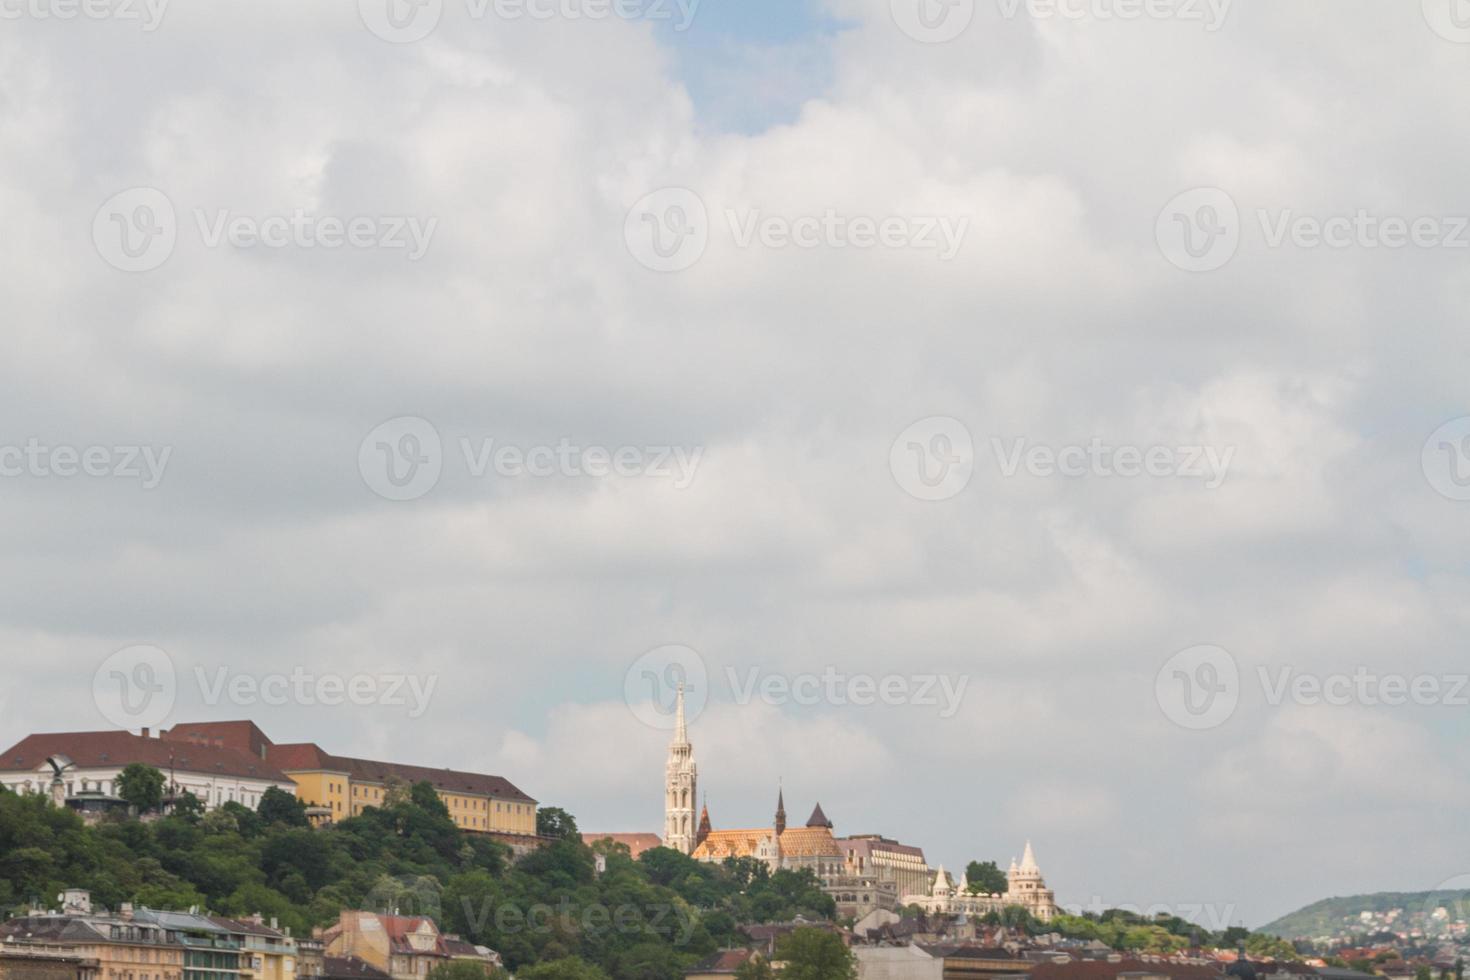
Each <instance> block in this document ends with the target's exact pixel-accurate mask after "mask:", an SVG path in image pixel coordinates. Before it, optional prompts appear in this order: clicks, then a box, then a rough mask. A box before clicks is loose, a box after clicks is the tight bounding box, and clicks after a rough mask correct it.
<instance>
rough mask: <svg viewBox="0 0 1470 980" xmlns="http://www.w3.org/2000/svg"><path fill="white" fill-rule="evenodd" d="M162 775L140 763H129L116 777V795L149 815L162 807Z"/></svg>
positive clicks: (140, 811)
mask: <svg viewBox="0 0 1470 980" xmlns="http://www.w3.org/2000/svg"><path fill="white" fill-rule="evenodd" d="M163 782H164V781H163V773H161V772H159V771H158V770H157V769H154V768H153V767H152V766H145V765H144V764H143V763H141V762H133V763H130V764H129V765H128V766H127V768H125V769H124V770H123V771H122V772H121V773H119V774H118V777H117V795H118V796H119V797H121V798H122V799H124V800H127V801H128V803H130V804H132V805H133V806H134V807H137V809H138V812H139V813H149V812H152V811H154V810H157V809H159V808H160V807H161V806H163Z"/></svg>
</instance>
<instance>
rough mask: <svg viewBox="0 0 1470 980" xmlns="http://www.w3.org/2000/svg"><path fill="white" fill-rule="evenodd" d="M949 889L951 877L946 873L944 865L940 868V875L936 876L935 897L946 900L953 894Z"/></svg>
mask: <svg viewBox="0 0 1470 980" xmlns="http://www.w3.org/2000/svg"><path fill="white" fill-rule="evenodd" d="M951 891H952V890H951V889H950V887H949V875H947V874H945V873H944V865H942V864H941V865H940V866H939V873H938V874H936V875H935V876H934V897H935V898H944V897H945V896H947V895H949V894H950V893H951Z"/></svg>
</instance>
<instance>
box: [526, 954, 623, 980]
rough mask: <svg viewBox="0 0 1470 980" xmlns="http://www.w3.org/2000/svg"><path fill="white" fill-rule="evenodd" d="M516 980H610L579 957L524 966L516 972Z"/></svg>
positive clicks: (564, 957) (562, 958)
mask: <svg viewBox="0 0 1470 980" xmlns="http://www.w3.org/2000/svg"><path fill="white" fill-rule="evenodd" d="M516 980H610V978H609V977H608V975H607V973H606V972H604V971H603V970H602V969H600V968H598V967H596V966H593V965H592V964H591V963H588V962H587V961H586V960H584V959H582V958H581V957H580V956H563V957H561V958H559V959H554V960H548V961H547V962H545V963H537V964H536V965H535V966H524V967H521V968H520V969H519V970H517V971H516Z"/></svg>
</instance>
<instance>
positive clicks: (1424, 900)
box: [1260, 891, 1470, 939]
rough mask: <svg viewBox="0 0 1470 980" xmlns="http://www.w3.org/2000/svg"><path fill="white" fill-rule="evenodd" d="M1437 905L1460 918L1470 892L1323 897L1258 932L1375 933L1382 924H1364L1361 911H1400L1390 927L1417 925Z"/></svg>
mask: <svg viewBox="0 0 1470 980" xmlns="http://www.w3.org/2000/svg"><path fill="white" fill-rule="evenodd" d="M1439 906H1445V907H1446V908H1447V909H1449V911H1450V913H1451V916H1452V918H1460V919H1463V918H1464V917H1465V913H1466V910H1467V909H1470V891H1449V892H1432V891H1431V892H1376V893H1374V894H1372V895H1350V896H1348V897H1346V898H1324V899H1323V900H1322V901H1320V902H1313V903H1312V904H1311V905H1308V906H1307V907H1306V908H1302V909H1298V910H1297V911H1295V912H1292V913H1291V914H1289V915H1283V916H1282V917H1281V918H1279V919H1277V920H1276V921H1275V922H1270V923H1267V924H1266V925H1264V926H1262V927H1261V928H1260V931H1261V932H1264V933H1267V934H1269V935H1273V936H1280V937H1282V938H1283V939H1310V938H1313V937H1317V936H1335V935H1338V934H1341V933H1369V932H1378V931H1380V930H1382V929H1383V928H1384V925H1383V923H1382V922H1381V921H1380V922H1378V923H1364V922H1362V921H1361V916H1362V914H1363V913H1364V912H1373V913H1377V914H1379V915H1383V914H1386V913H1389V912H1392V911H1394V910H1395V909H1399V910H1401V912H1400V916H1399V918H1398V920H1396V921H1395V923H1394V925H1393V926H1391V927H1390V928H1395V929H1403V928H1406V927H1420V928H1422V927H1423V926H1424V925H1426V924H1428V922H1429V914H1430V913H1432V912H1433V911H1434V909H1436V908H1438V907H1439Z"/></svg>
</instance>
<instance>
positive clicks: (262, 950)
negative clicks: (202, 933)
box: [211, 915, 298, 980]
mask: <svg viewBox="0 0 1470 980" xmlns="http://www.w3.org/2000/svg"><path fill="white" fill-rule="evenodd" d="M211 921H213V922H214V923H215V924H216V925H219V926H221V927H222V928H225V929H228V930H229V931H230V932H231V933H233V934H235V935H238V936H243V937H244V939H243V943H244V945H243V948H242V949H241V955H240V980H296V976H297V972H296V970H297V963H298V953H297V948H296V941H295V940H294V939H292V938H291V936H290V935H289V934H287V933H284V932H282V931H281V930H280V929H279V928H277V926H276V923H275V922H274V921H272V922H271V923H270V924H269V925H267V924H266V923H265V922H264V921H262V919H261V917H260V916H258V915H257V916H253V917H251V918H249V919H226V918H223V917H220V916H212V917H211Z"/></svg>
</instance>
